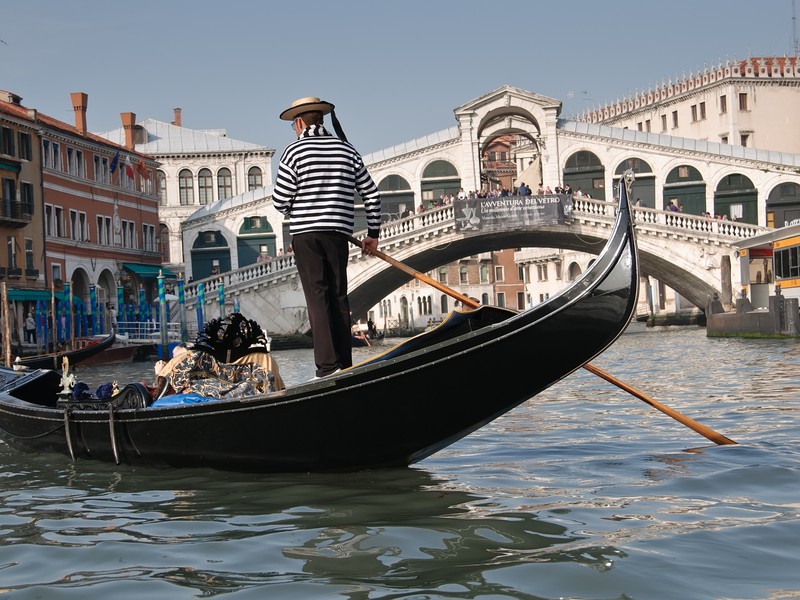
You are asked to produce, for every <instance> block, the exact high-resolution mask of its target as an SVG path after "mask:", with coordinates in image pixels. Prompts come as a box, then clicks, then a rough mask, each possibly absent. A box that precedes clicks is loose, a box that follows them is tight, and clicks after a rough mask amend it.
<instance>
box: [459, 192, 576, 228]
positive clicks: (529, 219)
mask: <svg viewBox="0 0 800 600" xmlns="http://www.w3.org/2000/svg"><path fill="white" fill-rule="evenodd" d="M453 208H454V214H455V220H456V231H491V230H497V229H508V228H509V227H536V226H542V225H556V224H558V225H563V224H564V223H565V222H569V221H571V220H572V196H571V195H568V194H547V195H537V196H504V197H503V196H500V197H497V198H468V199H466V200H454V201H453Z"/></svg>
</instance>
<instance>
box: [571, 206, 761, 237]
mask: <svg viewBox="0 0 800 600" xmlns="http://www.w3.org/2000/svg"><path fill="white" fill-rule="evenodd" d="M572 204H573V211H572V213H573V216H581V215H585V216H589V215H591V216H604V217H608V218H609V219H610V220H613V218H614V216H615V215H616V208H617V205H616V203H614V202H607V201H606V200H595V199H592V198H581V197H578V196H573V199H572ZM633 218H634V220H635V221H636V222H637V223H638V224H640V225H644V226H645V227H646V226H647V225H652V226H656V227H659V228H661V229H662V231H663V230H664V229H669V230H671V231H673V232H676V233H679V232H682V231H683V232H687V233H693V234H696V233H705V234H710V235H715V236H720V237H726V238H729V239H747V238H751V237H753V236H756V235H759V234H761V233H764V232H765V231H767V229H766V228H765V227H761V226H759V225H752V224H751V223H741V222H739V221H728V220H723V219H710V218H708V217H702V216H700V215H690V214H687V213H682V212H673V211H669V210H658V209H655V208H647V207H644V206H634V207H633Z"/></svg>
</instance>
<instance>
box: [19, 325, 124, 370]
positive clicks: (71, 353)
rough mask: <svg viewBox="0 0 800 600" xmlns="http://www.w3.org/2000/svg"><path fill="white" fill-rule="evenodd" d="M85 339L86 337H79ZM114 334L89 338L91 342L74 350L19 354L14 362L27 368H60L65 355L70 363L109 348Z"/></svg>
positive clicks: (73, 363) (80, 360) (112, 343)
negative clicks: (95, 338) (94, 338)
mask: <svg viewBox="0 0 800 600" xmlns="http://www.w3.org/2000/svg"><path fill="white" fill-rule="evenodd" d="M80 339H81V341H84V342H85V341H86V338H80ZM115 340H116V336H115V335H114V333H113V332H112V333H110V334H109V335H107V336H106V337H104V338H100V339H98V340H90V342H91V343H84V344H83V345H82V346H81V347H80V348H75V349H74V350H64V351H61V352H55V353H52V352H51V353H50V354H39V355H36V356H21V357H20V358H19V360H18V361H16V364H18V365H22V366H24V367H28V368H29V369H60V368H61V361H62V360H64V357H67V359H68V360H69V364H70V365H75V364H77V363H79V362H82V361H84V360H87V359H89V358H91V357H92V356H95V355H96V354H100V353H101V352H103V351H105V350H107V349H109V348H111V346H113V345H114V341H115Z"/></svg>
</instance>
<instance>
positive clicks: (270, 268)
mask: <svg viewBox="0 0 800 600" xmlns="http://www.w3.org/2000/svg"><path fill="white" fill-rule="evenodd" d="M572 202H573V211H572V218H573V221H575V220H579V219H580V218H581V217H582V216H583V217H589V218H590V219H595V218H597V217H600V218H601V220H603V221H606V220H607V221H609V222H611V221H613V220H614V217H615V215H616V209H617V205H616V203H614V202H609V201H606V200H597V199H593V198H586V197H581V196H573V198H572ZM632 208H633V217H634V219H635V221H636V223H637V227H638V229H639V233H640V235H647V234H650V235H653V234H655V235H663V234H664V232H665V231H669V232H672V233H674V234H676V235H681V233H683V234H684V235H685V236H687V237H689V236H691V237H694V236H696V235H698V234H703V235H709V236H717V237H720V238H726V241H732V240H737V239H747V238H750V237H753V236H755V235H759V234H761V233H763V232H764V231H766V229H765V228H764V227H760V226H758V225H752V224H749V223H741V222H738V221H726V220H721V219H713V218H712V219H709V218H707V217H703V216H699V215H691V214H686V213H680V212H672V211H666V210H659V209H654V208H647V207H641V206H634V207H632ZM451 226H455V211H454V207H453V205H452V204H447V205H444V206H441V207H438V208H433V209H428V210H425V211H424V212H421V213H415V214H413V215H410V216H408V217H405V218H402V219H396V220H393V221H389V222H387V223H384V224H383V225H382V226H381V245H382V246H384V247H386V246H391V245H394V244H397V243H399V242H401V241H403V240H407V239H408V238H409V237H410V236H414V235H417V236H420V235H421V236H428V235H437V234H438V233H441V232H442V231H443V230H449V229H450V228H451ZM365 234H366V232H363V231H362V232H358V233H356V237H362V236H363V235H365ZM358 256H360V250H359V249H358V248H356V247H355V246H353V248H352V249H351V259H354V258H356V257H358ZM295 272H296V267H295V261H294V255H293V254H287V255H285V256H279V257H276V258H273V259H271V260H268V261H265V262H261V263H256V264H252V265H247V266H245V267H241V268H239V269H236V270H232V271H228V272H226V273H222V274H221V275H214V276H212V277H208V278H206V279H202V280H198V281H193V282H192V283H191V284H187V285H186V287H185V288H184V291H185V294H186V300H187V304H189V305H193V304H195V303H196V300H197V296H198V294H197V288H198V284H199V283H201V282H202V283H204V284H205V296H206V298H207V300H210V301H214V302H216V300H217V298H218V294H219V286H220V284H222V285H224V286H225V290H226V291H227V290H229V289H230V290H233V289H241V287H243V286H246V285H247V284H248V283H249V282H250V283H255V282H257V283H258V284H259V285H270V284H271V283H275V282H278V281H280V280H282V279H285V277H286V276H287V275H291V274H294V273H295ZM176 311H177V306H175V305H173V307H172V311H171V317H174V316H175V314H176Z"/></svg>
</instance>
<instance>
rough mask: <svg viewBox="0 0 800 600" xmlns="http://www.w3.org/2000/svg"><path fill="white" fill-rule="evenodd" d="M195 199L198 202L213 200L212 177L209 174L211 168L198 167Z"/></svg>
mask: <svg viewBox="0 0 800 600" xmlns="http://www.w3.org/2000/svg"><path fill="white" fill-rule="evenodd" d="M197 199H198V200H199V201H200V204H208V203H209V202H213V201H214V179H213V177H212V176H211V169H200V172H199V173H197Z"/></svg>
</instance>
